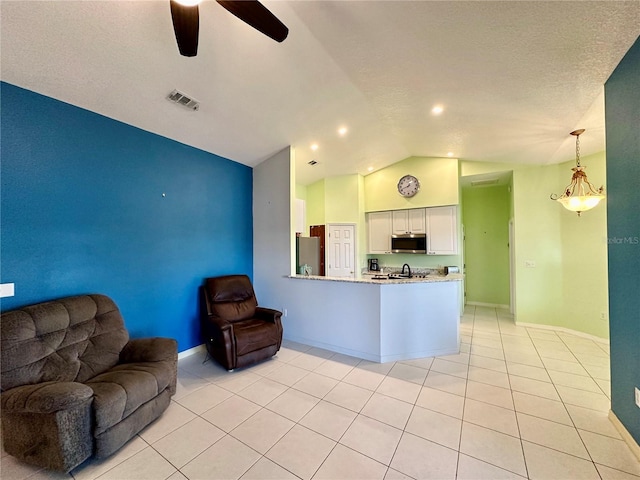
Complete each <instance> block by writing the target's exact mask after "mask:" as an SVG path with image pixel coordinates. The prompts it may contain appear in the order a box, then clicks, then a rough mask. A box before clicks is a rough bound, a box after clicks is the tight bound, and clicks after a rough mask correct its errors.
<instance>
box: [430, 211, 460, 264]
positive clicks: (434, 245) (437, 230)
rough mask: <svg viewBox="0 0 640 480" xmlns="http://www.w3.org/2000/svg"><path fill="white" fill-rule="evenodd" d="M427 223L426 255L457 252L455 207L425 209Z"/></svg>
mask: <svg viewBox="0 0 640 480" xmlns="http://www.w3.org/2000/svg"><path fill="white" fill-rule="evenodd" d="M425 212H426V217H425V218H426V224H427V255H457V254H458V215H457V207H456V206H455V205H454V206H449V207H434V208H427V209H425Z"/></svg>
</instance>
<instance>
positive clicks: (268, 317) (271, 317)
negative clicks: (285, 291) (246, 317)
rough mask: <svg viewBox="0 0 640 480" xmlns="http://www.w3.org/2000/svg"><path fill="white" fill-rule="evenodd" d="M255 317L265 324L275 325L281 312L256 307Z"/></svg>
mask: <svg viewBox="0 0 640 480" xmlns="http://www.w3.org/2000/svg"><path fill="white" fill-rule="evenodd" d="M255 317H256V318H259V319H260V320H264V321H265V322H270V323H276V322H277V321H278V320H279V319H280V318H281V317H282V312H281V311H279V310H274V309H273V308H264V307H256V314H255Z"/></svg>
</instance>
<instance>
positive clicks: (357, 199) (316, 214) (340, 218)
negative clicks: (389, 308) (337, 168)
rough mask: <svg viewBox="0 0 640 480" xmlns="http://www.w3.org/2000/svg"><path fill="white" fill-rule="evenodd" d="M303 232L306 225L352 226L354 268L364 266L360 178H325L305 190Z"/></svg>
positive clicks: (353, 176)
mask: <svg viewBox="0 0 640 480" xmlns="http://www.w3.org/2000/svg"><path fill="white" fill-rule="evenodd" d="M306 193H307V230H308V227H309V226H310V225H326V224H329V223H354V224H355V225H356V239H357V242H358V252H357V253H356V255H357V259H356V261H357V262H358V265H359V266H360V267H361V268H362V267H363V266H365V265H366V263H367V260H366V252H367V243H366V242H367V233H366V225H365V216H364V179H363V177H362V175H342V176H339V177H327V178H325V179H322V180H320V181H318V182H315V183H312V184H311V185H308V186H307V187H306Z"/></svg>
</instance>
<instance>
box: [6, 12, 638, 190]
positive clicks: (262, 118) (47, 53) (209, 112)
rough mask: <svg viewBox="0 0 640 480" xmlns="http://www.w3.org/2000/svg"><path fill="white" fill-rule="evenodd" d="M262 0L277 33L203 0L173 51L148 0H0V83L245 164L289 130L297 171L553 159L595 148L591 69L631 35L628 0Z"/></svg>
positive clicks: (599, 126)
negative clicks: (409, 160)
mask: <svg viewBox="0 0 640 480" xmlns="http://www.w3.org/2000/svg"><path fill="white" fill-rule="evenodd" d="M264 4H265V5H266V6H267V7H268V8H269V9H270V10H271V11H272V12H274V13H275V14H276V16H278V17H279V18H280V19H281V20H282V21H283V22H284V23H285V24H286V25H287V26H288V27H289V29H290V34H289V37H288V38H287V40H285V42H284V43H282V44H278V43H276V42H273V41H272V40H270V39H268V38H267V37H264V36H263V35H261V34H260V33H258V32H256V31H254V30H253V29H252V28H250V27H248V26H247V25H245V24H244V23H242V22H241V21H239V20H238V19H237V18H235V17H233V16H232V15H231V14H229V13H228V12H226V11H225V10H224V9H223V8H222V7H221V6H219V5H218V4H217V3H216V2H213V1H205V2H204V3H203V4H202V5H201V7H200V47H199V52H198V56H197V57H195V58H185V57H181V56H180V55H179V54H178V51H177V48H176V45H175V38H174V35H173V30H172V25H171V16H170V12H169V2H168V1H166V0H163V1H133V2H128V1H121V0H118V1H44V2H37V1H8V0H2V2H0V5H1V7H0V8H1V16H2V24H1V27H2V30H1V75H2V80H4V81H7V82H9V83H13V84H16V85H19V86H22V87H25V88H28V89H30V90H34V91H36V92H40V93H43V94H45V95H48V96H51V97H54V98H57V99H60V100H62V101H65V102H69V103H71V104H74V105H78V106H80V107H83V108H87V109H89V110H92V111H95V112H98V113H101V114H103V115H106V116H108V117H111V118H114V119H117V120H120V121H123V122H125V123H128V124H131V125H135V126H137V127H140V128H143V129H145V130H149V131H151V132H155V133H158V134H160V135H163V136H166V137H169V138H172V139H175V140H178V141H180V142H183V143H186V144H189V145H193V146H195V147H198V148H201V149H203V150H206V151H209V152H212V153H215V154H218V155H221V156H224V157H227V158H230V159H232V160H235V161H238V162H241V163H244V164H246V165H251V166H254V165H257V164H258V163H259V162H261V161H262V160H264V159H265V158H267V157H269V156H270V155H271V154H273V153H275V152H277V151H279V150H281V149H282V148H284V147H286V146H287V145H293V146H294V147H295V149H296V161H297V176H298V181H299V182H300V183H303V184H306V183H310V182H312V181H315V180H317V179H319V178H322V177H325V176H332V175H341V174H347V173H356V172H357V173H362V174H366V173H367V168H368V167H369V166H372V167H374V168H376V169H377V168H381V167H384V166H386V165H389V164H391V163H394V162H397V161H399V160H402V159H404V158H406V157H409V156H412V155H414V156H445V155H446V154H447V152H453V154H454V156H455V157H457V158H463V159H468V160H476V161H490V162H519V163H531V164H534V163H535V164H546V163H555V162H560V161H566V160H570V159H572V158H573V155H574V140H573V138H572V137H570V136H569V135H568V133H569V132H570V131H571V130H574V129H576V128H585V129H587V131H586V132H585V134H584V135H583V136H582V137H581V147H582V153H583V155H587V154H589V153H592V152H596V151H601V150H603V149H604V108H603V106H604V98H603V84H604V82H605V81H606V80H607V78H608V77H609V75H610V74H611V72H612V71H613V69H614V68H615V66H616V65H617V64H618V63H619V61H620V60H621V58H622V57H623V55H624V54H625V53H626V51H627V50H628V49H629V47H630V46H631V45H632V44H633V42H634V41H635V40H636V39H637V38H638V35H639V34H640V1H637V0H634V1H629V2H621V1H609V0H607V1H602V2H589V1H581V2H574V1H567V2H565V1H550V2H542V1H533V2H528V1H499V2H488V1H470V2H466V1H412V2H401V1H391V2H386V1H364V2H359V1H347V2H342V1H331V2H327V1H293V2H288V1H278V2H267V1H265V2H264ZM175 88H177V89H178V90H180V91H182V92H185V93H186V94H188V95H190V96H192V97H194V98H195V99H197V100H199V101H200V102H201V108H200V110H199V111H197V112H192V111H189V110H186V109H182V108H180V107H178V106H176V105H174V104H171V103H170V102H168V101H166V100H165V97H166V95H167V94H168V93H169V92H171V91H172V90H173V89H175ZM435 104H442V105H444V107H445V110H444V113H443V114H442V115H440V116H433V115H432V114H431V113H430V111H431V108H432V107H433V106H434V105H435ZM343 125H344V126H347V127H348V129H349V132H348V134H347V135H346V136H344V137H340V136H338V134H337V129H338V128H339V127H340V126H343ZM312 143H317V144H318V145H319V148H318V150H317V151H315V152H313V151H311V149H310V148H309V147H310V145H311V144H312ZM312 159H315V160H317V161H318V162H319V163H318V165H316V166H314V167H310V166H308V165H307V162H308V161H310V160H312Z"/></svg>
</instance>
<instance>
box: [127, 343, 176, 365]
mask: <svg viewBox="0 0 640 480" xmlns="http://www.w3.org/2000/svg"><path fill="white" fill-rule="evenodd" d="M177 360H178V342H177V341H176V340H174V339H173V338H163V337H153V338H135V339H131V340H129V342H128V343H127V344H126V345H125V346H124V348H123V349H122V351H121V352H120V362H119V363H136V362H164V361H177Z"/></svg>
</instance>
